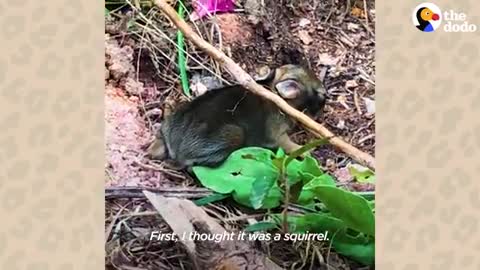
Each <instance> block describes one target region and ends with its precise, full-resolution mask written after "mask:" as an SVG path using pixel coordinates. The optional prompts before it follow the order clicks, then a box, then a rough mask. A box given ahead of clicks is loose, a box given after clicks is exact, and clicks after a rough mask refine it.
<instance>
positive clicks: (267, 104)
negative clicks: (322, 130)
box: [147, 65, 327, 168]
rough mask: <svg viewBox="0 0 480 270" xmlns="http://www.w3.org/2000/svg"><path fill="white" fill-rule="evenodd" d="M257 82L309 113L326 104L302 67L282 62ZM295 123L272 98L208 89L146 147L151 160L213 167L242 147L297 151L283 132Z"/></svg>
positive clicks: (230, 88)
mask: <svg viewBox="0 0 480 270" xmlns="http://www.w3.org/2000/svg"><path fill="white" fill-rule="evenodd" d="M257 82H258V83H260V84H262V85H264V86H265V87H267V88H270V89H271V91H274V92H275V93H277V94H279V95H280V96H281V97H282V98H283V99H285V100H286V101H287V102H288V103H289V104H290V105H291V106H293V107H294V108H296V109H298V110H301V111H305V112H306V113H307V114H309V115H311V116H313V115H316V114H317V113H319V112H321V111H322V110H323V107H324V105H325V100H326V96H327V92H326V91H325V88H324V87H323V84H322V82H320V80H319V79H318V78H317V77H316V76H315V74H314V73H313V72H312V71H310V70H308V69H305V68H303V67H300V66H296V65H284V66H281V67H279V68H277V69H275V70H272V71H270V72H268V74H267V75H266V76H264V77H263V78H259V79H258V80H257ZM293 127H294V122H293V121H292V120H291V119H290V118H289V117H288V116H287V115H285V114H283V113H282V112H281V111H280V110H279V109H278V108H277V106H276V105H275V104H273V103H272V102H271V101H268V100H266V99H263V98H261V97H259V96H257V95H255V94H253V93H251V92H249V91H248V90H246V89H244V88H243V87H242V86H239V85H235V86H227V87H223V88H219V89H214V90H210V91H208V92H206V93H205V94H203V95H201V96H199V97H197V98H196V99H194V100H193V101H191V102H190V103H188V104H186V105H184V106H182V107H180V108H178V109H177V110H176V111H174V112H173V113H172V114H171V115H169V116H167V117H166V119H165V120H164V121H163V123H162V125H161V128H160V130H159V132H158V133H157V134H156V139H155V141H154V142H153V143H152V144H151V145H150V146H149V148H148V150H147V152H148V156H150V157H151V158H152V159H167V158H168V159H171V160H173V161H175V162H176V163H177V165H179V166H178V167H179V168H185V167H191V166H196V165H200V166H208V167H217V166H219V165H221V164H222V162H223V161H225V159H227V157H228V156H229V155H230V154H231V153H232V152H233V151H235V150H237V149H240V148H243V147H248V146H257V147H263V148H268V149H272V150H274V149H276V148H278V147H282V148H283V149H284V150H285V151H286V152H287V153H290V152H293V151H295V150H296V149H298V148H300V145H298V144H296V143H294V142H293V141H291V140H290V138H289V137H288V134H287V132H288V131H289V130H290V129H291V128H293Z"/></svg>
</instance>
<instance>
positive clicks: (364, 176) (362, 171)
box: [347, 164, 375, 184]
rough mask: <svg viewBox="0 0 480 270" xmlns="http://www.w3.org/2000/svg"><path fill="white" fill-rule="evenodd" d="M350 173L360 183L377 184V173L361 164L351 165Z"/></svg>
mask: <svg viewBox="0 0 480 270" xmlns="http://www.w3.org/2000/svg"><path fill="white" fill-rule="evenodd" d="M347 167H348V171H349V172H350V174H351V175H352V176H353V177H354V178H355V179H356V180H357V181H358V182H360V183H371V184H375V173H374V172H373V171H372V170H370V169H369V168H367V167H363V166H362V165H359V164H349V165H348V166H347Z"/></svg>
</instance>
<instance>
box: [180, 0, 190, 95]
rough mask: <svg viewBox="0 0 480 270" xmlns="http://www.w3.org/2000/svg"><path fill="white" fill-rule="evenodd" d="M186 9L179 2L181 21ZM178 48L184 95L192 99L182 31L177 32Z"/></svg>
mask: <svg viewBox="0 0 480 270" xmlns="http://www.w3.org/2000/svg"><path fill="white" fill-rule="evenodd" d="M184 11H185V10H184V7H183V3H182V2H181V1H179V5H178V11H177V13H178V16H180V19H182V20H183V18H184V17H183V16H184ZM177 46H178V68H179V70H180V81H181V82H182V88H183V93H185V95H186V96H187V97H190V88H189V86H188V78H187V65H186V60H185V53H184V47H185V43H184V39H183V33H182V31H180V30H178V31H177Z"/></svg>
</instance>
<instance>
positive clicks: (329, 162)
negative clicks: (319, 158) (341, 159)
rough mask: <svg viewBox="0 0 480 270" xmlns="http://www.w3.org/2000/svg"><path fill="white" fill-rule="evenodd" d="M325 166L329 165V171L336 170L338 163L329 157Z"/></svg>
mask: <svg viewBox="0 0 480 270" xmlns="http://www.w3.org/2000/svg"><path fill="white" fill-rule="evenodd" d="M325 167H327V170H329V171H335V170H336V169H337V164H335V161H334V160H333V159H331V158H329V159H327V161H326V162H325Z"/></svg>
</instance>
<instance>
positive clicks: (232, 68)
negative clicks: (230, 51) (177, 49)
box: [154, 0, 375, 170]
mask: <svg viewBox="0 0 480 270" xmlns="http://www.w3.org/2000/svg"><path fill="white" fill-rule="evenodd" d="M154 3H155V4H156V5H157V6H158V7H159V8H160V9H161V10H162V11H163V12H164V13H165V15H166V16H167V17H168V18H169V19H170V20H171V21H172V22H173V23H174V24H175V25H176V26H177V28H178V29H179V30H180V31H182V32H183V34H184V36H185V37H186V38H188V39H189V40H191V41H192V42H193V43H194V44H195V45H196V46H197V47H199V48H200V49H201V50H203V51H205V52H206V53H208V54H209V55H210V56H211V57H212V58H213V59H214V60H216V61H217V62H219V63H220V64H221V65H222V66H223V67H224V68H225V69H226V70H228V71H229V72H230V74H231V75H232V76H233V77H235V79H236V80H237V81H238V83H239V84H240V85H242V86H244V87H245V88H246V89H247V90H249V91H251V92H252V93H254V94H256V95H259V96H261V97H263V98H266V99H268V100H270V101H272V102H273V103H274V104H275V105H277V106H278V107H279V108H280V109H281V110H282V111H283V112H285V113H286V114H288V115H289V116H291V117H292V118H293V119H295V120H297V121H298V122H300V123H301V124H302V125H303V126H305V127H306V128H307V129H308V130H310V131H311V132H312V133H313V134H315V135H316V136H319V137H323V138H328V137H333V138H332V139H331V140H330V143H331V144H332V145H334V146H335V147H337V148H339V149H340V150H342V151H343V152H344V153H345V154H347V155H348V156H350V157H351V158H353V159H354V160H356V161H357V162H359V163H360V164H362V165H365V166H367V167H369V168H370V169H372V170H375V159H374V158H373V157H372V156H371V155H369V154H368V153H365V152H362V151H361V150H359V149H358V148H356V147H354V146H352V145H350V144H348V143H347V142H345V141H344V140H342V139H340V138H338V137H335V136H334V134H333V133H332V132H330V131H329V130H328V129H327V128H325V127H324V126H322V125H320V124H319V123H317V122H316V121H314V120H313V119H311V118H310V117H308V116H307V115H305V114H304V113H302V112H300V111H298V110H296V109H295V108H293V107H291V106H290V105H289V104H288V103H287V102H286V101H285V100H283V99H282V98H281V97H280V96H278V95H276V94H275V93H273V92H272V91H268V90H267V89H265V88H264V87H262V86H260V85H259V84H257V83H256V82H255V80H254V79H253V78H252V77H251V76H250V75H248V73H246V72H245V71H244V70H243V69H242V68H241V67H240V66H239V65H238V64H237V63H235V61H233V60H232V59H231V58H230V57H228V56H227V55H226V54H224V53H223V52H222V51H220V50H218V49H217V48H215V47H214V46H213V45H211V44H210V43H208V42H206V41H205V40H203V39H202V38H201V37H200V36H199V35H197V33H195V32H194V31H193V30H192V28H191V27H190V26H189V25H188V24H187V23H186V22H184V21H183V20H181V19H180V17H178V15H177V13H176V11H175V10H174V9H173V8H172V7H171V6H170V5H169V4H168V3H167V1H165V0H154Z"/></svg>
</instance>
